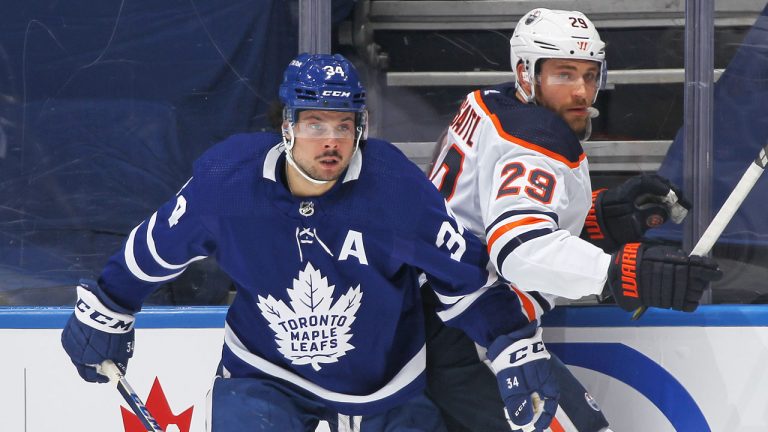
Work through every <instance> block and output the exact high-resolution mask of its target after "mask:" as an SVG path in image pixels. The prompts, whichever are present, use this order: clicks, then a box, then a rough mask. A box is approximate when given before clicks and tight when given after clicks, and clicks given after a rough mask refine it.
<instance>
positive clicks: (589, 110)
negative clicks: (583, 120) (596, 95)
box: [579, 107, 600, 143]
mask: <svg viewBox="0 0 768 432" xmlns="http://www.w3.org/2000/svg"><path fill="white" fill-rule="evenodd" d="M587 114H588V116H589V117H587V127H586V128H584V133H582V134H581V135H582V136H580V137H579V141H581V142H582V143H583V142H584V141H586V140H588V139H589V137H590V136H592V119H593V118H596V117H597V116H599V115H600V111H598V109H597V108H595V107H589V108H587Z"/></svg>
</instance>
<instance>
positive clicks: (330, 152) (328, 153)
mask: <svg viewBox="0 0 768 432" xmlns="http://www.w3.org/2000/svg"><path fill="white" fill-rule="evenodd" d="M326 157H335V158H338V159H341V158H342V157H341V153H339V152H338V151H337V150H328V151H326V152H323V154H321V155H320V156H318V157H316V158H315V159H316V160H317V159H322V158H326Z"/></svg>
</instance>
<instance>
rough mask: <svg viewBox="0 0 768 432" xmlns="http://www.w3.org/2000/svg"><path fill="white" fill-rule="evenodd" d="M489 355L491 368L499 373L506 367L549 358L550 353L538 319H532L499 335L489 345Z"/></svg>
mask: <svg viewBox="0 0 768 432" xmlns="http://www.w3.org/2000/svg"><path fill="white" fill-rule="evenodd" d="M542 353H543V354H542ZM487 356H488V358H489V359H490V360H491V368H492V369H493V371H494V372H496V373H498V372H499V371H501V370H504V369H506V368H510V367H516V366H520V365H521V364H524V363H528V362H530V361H534V360H538V359H540V358H549V353H548V352H547V350H546V348H545V347H544V343H543V342H542V340H541V328H539V327H538V326H537V323H536V321H532V322H530V323H528V324H527V325H526V326H524V327H522V328H520V329H518V330H515V331H513V332H511V333H508V334H505V335H502V336H499V337H497V338H496V339H495V340H494V341H493V343H491V345H490V346H489V347H488V351H487Z"/></svg>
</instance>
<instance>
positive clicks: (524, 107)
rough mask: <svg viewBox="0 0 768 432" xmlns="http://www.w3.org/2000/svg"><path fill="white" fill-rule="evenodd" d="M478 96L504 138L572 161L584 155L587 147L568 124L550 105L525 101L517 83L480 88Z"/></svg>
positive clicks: (577, 160)
mask: <svg viewBox="0 0 768 432" xmlns="http://www.w3.org/2000/svg"><path fill="white" fill-rule="evenodd" d="M475 98H476V100H477V101H478V103H479V104H480V105H481V107H482V109H483V110H484V111H485V113H486V115H488V116H489V117H491V118H492V119H493V122H494V126H495V127H496V130H497V132H498V133H499V135H500V136H502V138H505V139H507V140H509V141H511V142H514V143H517V144H521V145H523V146H525V147H529V148H531V149H533V150H537V151H541V150H543V152H544V153H546V154H548V155H552V154H554V155H557V156H559V157H560V158H562V159H563V160H564V161H567V162H568V163H569V164H578V163H579V162H580V161H581V160H582V159H583V158H584V149H583V148H582V147H581V143H580V142H579V139H578V137H577V136H576V134H575V133H574V132H573V131H572V130H571V128H570V127H569V126H568V124H567V123H566V122H565V121H564V120H563V119H562V118H560V116H558V115H557V114H555V113H554V112H552V111H550V110H549V109H547V108H543V107H540V106H538V105H533V104H526V103H523V102H521V101H520V100H519V99H517V97H515V85H514V84H513V83H506V84H500V85H498V86H494V87H488V88H485V89H482V90H478V91H477V92H476V93H475Z"/></svg>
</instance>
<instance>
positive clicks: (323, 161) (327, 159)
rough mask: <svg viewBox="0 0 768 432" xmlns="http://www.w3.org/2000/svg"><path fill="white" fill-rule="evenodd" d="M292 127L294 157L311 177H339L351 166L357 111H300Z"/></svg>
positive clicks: (329, 178)
mask: <svg viewBox="0 0 768 432" xmlns="http://www.w3.org/2000/svg"><path fill="white" fill-rule="evenodd" d="M293 131H294V135H295V137H296V139H295V142H294V147H293V159H294V160H295V161H296V164H297V165H299V167H301V169H303V170H304V171H305V172H306V173H307V174H309V176H310V177H312V178H314V179H315V180H326V181H327V180H336V179H338V178H339V176H341V173H343V172H344V170H345V169H347V166H349V162H350V160H351V158H352V153H353V152H354V147H355V113H352V112H339V111H320V110H310V111H301V112H299V118H298V121H297V122H296V123H295V124H294V126H293Z"/></svg>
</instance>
